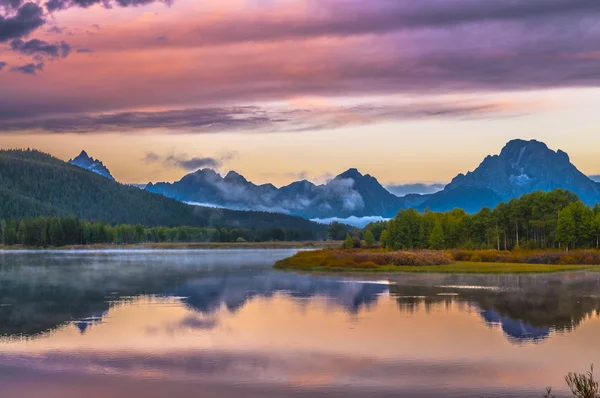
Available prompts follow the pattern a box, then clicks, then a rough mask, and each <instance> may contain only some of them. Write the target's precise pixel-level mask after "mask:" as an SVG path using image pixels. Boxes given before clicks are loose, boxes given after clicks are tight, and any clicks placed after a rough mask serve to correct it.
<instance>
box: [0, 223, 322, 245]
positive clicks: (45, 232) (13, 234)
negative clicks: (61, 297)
mask: <svg viewBox="0 0 600 398" xmlns="http://www.w3.org/2000/svg"><path fill="white" fill-rule="evenodd" d="M313 239H314V236H313V233H312V232H311V231H310V230H306V229H289V228H265V229H245V228H203V227H188V226H180V227H145V226H143V225H141V224H137V225H131V224H118V225H114V226H113V225H110V224H108V223H106V222H90V221H87V220H80V219H79V218H77V217H37V218H23V219H15V218H12V219H8V220H5V219H2V220H0V243H2V244H4V245H7V246H10V245H15V244H21V245H25V246H32V247H61V246H67V245H86V244H135V243H144V242H271V241H306V240H313Z"/></svg>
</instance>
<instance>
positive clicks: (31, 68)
mask: <svg viewBox="0 0 600 398" xmlns="http://www.w3.org/2000/svg"><path fill="white" fill-rule="evenodd" d="M10 70H11V72H19V73H23V74H24V75H36V74H37V72H38V71H41V70H44V63H43V62H40V63H37V64H27V65H22V66H13V67H12V68H10Z"/></svg>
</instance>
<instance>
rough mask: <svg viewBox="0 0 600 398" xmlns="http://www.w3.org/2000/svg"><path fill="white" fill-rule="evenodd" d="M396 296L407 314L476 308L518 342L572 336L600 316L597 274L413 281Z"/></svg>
mask: <svg viewBox="0 0 600 398" xmlns="http://www.w3.org/2000/svg"><path fill="white" fill-rule="evenodd" d="M406 279H410V280H411V282H408V281H407V280H406ZM409 283H411V284H412V286H411V285H409ZM390 292H391V294H392V295H394V296H396V298H397V300H398V308H399V309H400V310H401V311H409V312H410V311H413V310H414V307H415V306H417V305H418V304H420V303H422V304H423V305H424V306H425V307H426V308H427V307H428V306H430V305H432V304H434V303H450V302H453V301H457V302H462V303H466V304H468V305H471V306H474V307H475V308H477V309H479V311H480V314H481V317H482V318H483V319H484V320H485V322H486V323H488V324H489V325H490V326H495V325H499V326H501V328H502V330H503V331H504V333H505V334H506V336H507V337H508V338H509V339H510V340H511V341H512V342H515V343H523V342H526V341H532V342H534V341H540V340H543V339H545V338H547V337H548V336H550V334H551V332H559V333H568V332H570V331H572V330H573V329H574V328H576V327H577V326H579V325H580V324H581V323H582V322H583V321H584V320H585V319H588V318H589V317H590V316H592V315H595V316H598V315H599V314H600V294H599V293H600V274H596V273H570V274H550V275H530V276H522V275H519V276H514V275H512V276H473V275H451V276H432V275H429V276H426V277H424V278H423V277H410V276H409V277H404V278H403V280H402V281H400V282H399V283H398V284H394V285H392V286H391V287H390Z"/></svg>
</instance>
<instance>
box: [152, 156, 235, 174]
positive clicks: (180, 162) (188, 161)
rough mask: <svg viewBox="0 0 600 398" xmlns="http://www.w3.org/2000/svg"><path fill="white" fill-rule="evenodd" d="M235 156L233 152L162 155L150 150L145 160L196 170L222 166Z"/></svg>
mask: <svg viewBox="0 0 600 398" xmlns="http://www.w3.org/2000/svg"><path fill="white" fill-rule="evenodd" d="M233 156H234V155H233V154H227V155H224V156H222V157H220V158H211V157H190V156H188V155H187V154H171V155H167V156H161V155H158V154H157V153H154V152H148V153H146V155H145V156H144V161H145V162H146V163H160V164H162V165H163V166H165V167H172V168H178V169H183V170H186V171H196V170H198V169H204V168H213V169H214V168H217V167H220V166H221V165H222V164H223V162H224V161H225V160H229V159H231V157H233Z"/></svg>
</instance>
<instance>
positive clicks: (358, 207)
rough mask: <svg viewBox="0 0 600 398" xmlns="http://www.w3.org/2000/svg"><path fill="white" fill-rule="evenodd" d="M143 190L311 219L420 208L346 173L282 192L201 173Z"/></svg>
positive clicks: (364, 177) (351, 172) (372, 181)
mask: <svg viewBox="0 0 600 398" xmlns="http://www.w3.org/2000/svg"><path fill="white" fill-rule="evenodd" d="M146 190H147V191H150V192H154V193H159V194H162V195H164V196H167V197H170V198H173V199H177V200H179V201H183V202H189V203H206V204H213V205H218V206H222V207H228V208H237V209H253V210H268V211H276V212H283V213H288V214H294V215H298V216H302V217H305V218H310V219H312V218H328V217H341V218H345V217H351V216H357V217H361V216H372V215H376V216H381V217H393V216H394V215H395V214H396V213H397V212H398V210H399V209H400V208H404V207H405V203H413V202H414V203H420V200H419V198H420V196H419V195H409V197H408V198H399V197H397V196H395V195H393V194H392V193H390V192H389V191H388V190H386V189H385V188H384V187H383V186H382V185H381V184H380V183H379V182H378V181H377V179H375V178H374V177H372V176H370V175H368V174H367V175H363V174H361V173H360V172H359V171H358V170H357V169H349V170H347V171H345V172H344V173H342V174H340V175H338V176H337V177H335V178H334V179H332V180H331V181H329V182H327V183H326V184H322V185H316V184H313V183H312V182H310V181H307V180H302V181H296V182H293V183H291V184H289V185H287V186H284V187H281V188H276V187H275V186H274V185H272V184H263V185H256V184H254V183H252V182H250V181H248V180H246V178H244V177H243V176H242V175H240V174H238V173H236V172H235V171H230V172H229V173H228V174H227V175H226V176H225V177H221V175H219V174H218V173H217V172H215V171H214V170H211V169H202V170H198V171H196V172H194V173H191V174H188V175H186V176H184V177H183V178H182V179H181V180H179V181H177V182H174V183H165V182H162V183H156V184H153V183H149V184H148V185H147V186H146Z"/></svg>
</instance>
